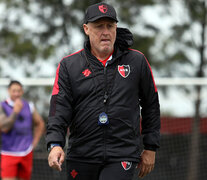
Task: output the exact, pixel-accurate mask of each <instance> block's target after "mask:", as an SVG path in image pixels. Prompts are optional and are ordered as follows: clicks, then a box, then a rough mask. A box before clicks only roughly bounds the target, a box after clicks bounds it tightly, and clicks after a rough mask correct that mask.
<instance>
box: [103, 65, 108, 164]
mask: <svg viewBox="0 0 207 180" xmlns="http://www.w3.org/2000/svg"><path fill="white" fill-rule="evenodd" d="M106 66H107V64H106ZM106 66H105V67H104V100H103V103H104V112H105V113H106V114H107V112H106V111H107V108H106V103H107V99H108V94H107V74H106ZM106 129H107V126H103V131H104V161H106Z"/></svg>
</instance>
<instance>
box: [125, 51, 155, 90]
mask: <svg viewBox="0 0 207 180" xmlns="http://www.w3.org/2000/svg"><path fill="white" fill-rule="evenodd" d="M129 50H131V51H136V52H138V53H140V54H142V55H143V56H144V58H145V60H146V61H147V64H148V66H149V68H150V71H151V76H152V80H153V84H154V88H155V92H157V86H156V84H155V80H154V76H153V73H152V69H151V66H150V64H149V62H148V60H147V58H146V57H145V55H144V54H143V53H142V52H140V51H138V50H136V49H129Z"/></svg>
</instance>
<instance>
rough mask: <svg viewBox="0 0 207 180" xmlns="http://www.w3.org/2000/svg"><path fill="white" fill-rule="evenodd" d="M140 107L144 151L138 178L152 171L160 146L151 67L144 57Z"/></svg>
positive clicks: (156, 99)
mask: <svg viewBox="0 0 207 180" xmlns="http://www.w3.org/2000/svg"><path fill="white" fill-rule="evenodd" d="M140 84H141V87H140V94H141V96H140V105H141V107H142V109H141V114H142V135H143V144H144V151H143V152H142V154H141V161H140V163H139V165H138V167H139V168H140V172H139V177H140V178H142V177H144V176H145V175H147V174H148V173H150V172H151V171H152V170H153V169H154V164H155V154H156V149H157V148H159V146H160V106H159V99H158V92H157V88H156V85H155V82H154V77H153V74H152V70H151V67H150V65H149V63H148V61H147V59H146V58H145V57H143V63H142V77H141V83H140Z"/></svg>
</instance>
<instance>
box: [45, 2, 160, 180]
mask: <svg viewBox="0 0 207 180" xmlns="http://www.w3.org/2000/svg"><path fill="white" fill-rule="evenodd" d="M117 22H118V20H117V18H116V12H115V10H114V8H113V7H112V6H110V5H108V4H106V3H98V4H95V5H92V6H90V7H89V8H88V9H87V11H86V15H85V22H84V25H83V28H84V31H85V34H86V35H87V36H88V40H87V41H86V42H85V45H84V49H82V50H80V51H78V52H76V53H74V54H71V55H69V56H66V57H64V58H63V59H62V60H61V62H60V63H59V66H58V68H57V72H56V79H55V84H54V87H53V92H52V98H51V104H50V114H49V119H48V124H47V136H46V141H47V147H48V149H49V150H50V154H49V157H48V162H49V166H50V167H52V168H54V169H57V170H61V165H62V163H63V161H64V158H65V154H64V151H63V147H64V146H65V136H66V133H67V129H68V128H69V131H70V136H69V141H68V149H67V156H66V160H67V176H68V180H72V179H77V180H131V179H132V177H133V173H134V169H135V168H136V166H137V165H138V166H137V167H138V168H140V172H139V177H144V176H145V175H146V174H148V173H149V172H151V171H152V170H153V168H154V163H155V152H156V149H157V148H159V141H160V132H159V131H160V110H159V100H158V92H157V88H156V85H155V82H154V79H153V74H152V71H151V68H150V65H149V63H148V61H147V59H146V58H145V56H144V55H143V54H142V53H141V52H139V51H137V50H133V49H130V46H131V45H132V43H133V37H132V34H131V33H130V31H129V30H128V29H125V28H117ZM140 107H141V112H140ZM140 113H141V116H142V121H141V128H140ZM141 135H142V137H143V145H144V150H143V152H142V153H141V144H140V143H141Z"/></svg>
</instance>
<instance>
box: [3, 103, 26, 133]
mask: <svg viewBox="0 0 207 180" xmlns="http://www.w3.org/2000/svg"><path fill="white" fill-rule="evenodd" d="M22 107H23V103H22V101H21V100H20V99H17V100H16V101H15V103H14V109H13V112H12V113H11V115H10V116H6V114H5V113H4V111H3V109H2V107H1V106H0V130H1V131H2V132H4V133H7V132H8V131H9V130H11V128H12V127H13V125H14V122H15V120H16V118H17V115H18V114H19V112H20V111H21V109H22Z"/></svg>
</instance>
